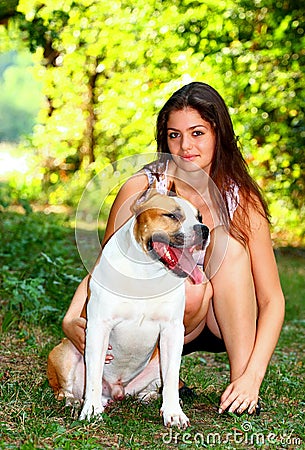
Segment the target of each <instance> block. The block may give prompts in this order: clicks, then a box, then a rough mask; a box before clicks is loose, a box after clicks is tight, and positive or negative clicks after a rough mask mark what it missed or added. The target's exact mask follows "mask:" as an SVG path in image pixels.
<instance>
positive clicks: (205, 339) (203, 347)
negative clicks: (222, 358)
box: [182, 326, 226, 356]
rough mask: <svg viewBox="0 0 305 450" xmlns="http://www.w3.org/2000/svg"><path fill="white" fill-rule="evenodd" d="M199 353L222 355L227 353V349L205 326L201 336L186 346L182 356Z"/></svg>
mask: <svg viewBox="0 0 305 450" xmlns="http://www.w3.org/2000/svg"><path fill="white" fill-rule="evenodd" d="M198 351H201V352H210V353H222V352H225V351H226V347H225V343H224V341H223V340H222V339H219V338H218V337H217V336H215V334H213V333H212V332H211V331H210V329H209V328H208V327H207V326H205V327H204V329H203V330H202V331H201V333H200V334H199V336H197V337H196V338H195V339H194V340H193V341H191V342H189V343H188V344H184V346H183V352H182V356H183V355H188V354H190V353H193V352H198Z"/></svg>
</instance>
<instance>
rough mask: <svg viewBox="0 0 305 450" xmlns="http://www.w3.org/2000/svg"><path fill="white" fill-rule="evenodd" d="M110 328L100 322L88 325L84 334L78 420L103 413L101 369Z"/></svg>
mask: <svg viewBox="0 0 305 450" xmlns="http://www.w3.org/2000/svg"><path fill="white" fill-rule="evenodd" d="M109 335H110V328H109V326H107V324H106V323H105V322H104V321H102V322H99V323H90V326H88V328H87V332H86V350H85V363H86V390H85V401H84V405H83V409H82V412H81V414H80V420H84V419H88V420H90V418H91V417H97V416H100V415H101V414H102V413H103V412H104V407H103V404H102V389H103V386H102V378H103V367H104V363H105V358H106V352H107V349H108V342H109Z"/></svg>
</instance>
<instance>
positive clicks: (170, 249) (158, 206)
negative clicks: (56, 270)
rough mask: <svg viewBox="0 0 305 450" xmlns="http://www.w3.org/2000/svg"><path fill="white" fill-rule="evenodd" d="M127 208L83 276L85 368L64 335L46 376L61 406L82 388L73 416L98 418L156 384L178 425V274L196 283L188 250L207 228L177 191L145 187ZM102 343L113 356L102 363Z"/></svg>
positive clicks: (197, 245) (181, 421) (171, 421)
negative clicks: (114, 403)
mask: <svg viewBox="0 0 305 450" xmlns="http://www.w3.org/2000/svg"><path fill="white" fill-rule="evenodd" d="M134 213H135V214H134V216H133V217H132V218H131V219H130V220H128V221H127V222H126V223H125V225H123V226H122V227H121V228H120V229H119V230H118V231H117V232H116V233H115V234H114V235H113V236H112V237H111V238H110V240H109V241H108V242H107V244H106V245H105V247H104V249H103V251H102V254H101V257H100V259H99V261H98V263H97V265H96V266H95V268H94V270H93V273H92V276H91V279H90V283H89V301H88V304H87V320H88V322H87V330H86V350H85V366H86V371H85V369H84V367H85V366H84V362H83V357H82V355H81V354H80V353H79V352H78V350H77V349H76V348H75V347H74V346H73V344H72V343H71V342H70V341H69V340H67V339H64V340H63V342H62V343H61V344H59V345H58V346H57V347H55V348H54V349H53V350H52V352H51V353H50V355H49V359H48V377H49V382H50V385H51V386H52V387H53V389H54V391H55V393H56V394H57V396H58V398H63V397H66V399H67V403H68V404H69V403H70V404H71V403H72V402H74V401H75V400H79V401H81V400H82V399H83V394H84V386H86V387H85V397H84V403H83V408H82V411H81V415H80V418H81V419H90V418H91V417H93V416H99V415H100V414H101V413H103V411H104V407H105V406H106V405H107V403H108V401H109V400H120V399H122V398H123V397H124V396H126V395H137V396H138V397H139V398H141V399H144V400H147V399H149V398H150V397H151V396H156V394H157V393H158V392H159V390H160V387H161V386H162V396H163V402H162V406H161V414H162V415H163V420H164V424H165V426H172V425H176V426H178V427H182V428H185V427H187V426H188V424H189V419H188V418H187V416H186V415H185V414H184V413H183V411H182V409H181V406H180V404H179V391H178V385H179V369H180V361H181V353H182V347H183V339H184V327H183V314H184V306H185V286H184V282H183V278H185V277H190V279H192V281H193V282H194V283H201V282H202V281H203V273H202V272H201V271H200V270H199V269H198V266H197V265H196V262H195V260H194V258H193V252H194V251H195V250H199V249H200V250H202V249H205V247H206V246H207V245H208V242H209V230H208V228H207V227H206V226H205V225H203V224H201V223H200V222H199V221H198V217H197V216H198V214H197V211H196V209H195V208H194V207H193V206H192V205H190V204H189V203H188V202H187V201H185V200H183V199H181V198H179V197H170V196H166V195H161V194H158V193H149V194H148V196H147V197H146V198H145V199H144V200H142V201H138V202H137V203H136V204H135V206H134ZM109 344H110V345H111V347H112V353H113V355H114V359H113V360H112V361H111V363H110V364H107V365H105V364H104V363H105V358H106V353H107V349H108V346H109ZM85 380H86V382H85Z"/></svg>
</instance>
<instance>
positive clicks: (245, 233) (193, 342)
mask: <svg viewBox="0 0 305 450" xmlns="http://www.w3.org/2000/svg"><path fill="white" fill-rule="evenodd" d="M157 146H158V152H159V158H158V160H157V161H156V162H155V163H152V164H150V165H148V166H146V167H145V168H144V169H143V170H142V171H141V172H139V173H138V174H136V175H135V176H133V177H131V178H130V179H129V180H128V181H127V182H126V183H125V184H124V185H123V187H122V188H121V190H120V191H119V193H118V195H117V198H116V200H115V202H114V204H113V206H112V209H111V212H110V216H109V220H108V224H107V228H106V232H105V237H104V243H106V242H107V240H108V239H109V238H110V237H111V235H112V234H113V233H114V232H115V231H116V230H117V229H118V228H119V227H120V226H122V224H123V223H124V222H125V221H126V220H127V219H128V218H129V217H130V215H131V212H130V206H131V205H132V203H133V202H134V201H135V199H136V198H137V197H138V196H139V194H141V193H143V192H144V191H145V190H146V189H148V188H149V187H150V185H151V184H152V183H154V182H155V183H156V184H157V186H158V184H159V185H162V187H163V188H164V187H165V188H166V189H167V190H172V191H175V193H176V194H177V195H180V196H182V197H184V198H186V199H187V200H189V201H190V202H191V203H192V204H193V205H194V206H195V207H196V208H197V209H198V211H200V214H201V216H202V218H203V222H204V223H205V224H206V225H208V227H209V228H210V231H211V243H210V245H209V247H208V250H207V253H206V255H204V268H205V273H206V275H207V282H206V283H204V284H201V285H193V284H191V282H189V281H188V280H187V281H186V282H185V289H186V309H185V315H184V325H185V345H184V354H187V353H190V352H192V351H195V350H206V351H216V352H218V351H227V353H228V357H229V362H230V384H229V386H228V387H227V388H226V389H225V391H224V393H223V394H222V396H221V399H220V406H219V412H220V413H222V412H223V411H226V410H227V411H229V412H237V413H242V412H244V411H248V412H249V414H252V413H253V412H254V411H255V409H256V408H257V404H258V397H259V389H260V386H261V383H262V381H263V378H264V375H265V372H266V369H267V366H268V363H269V360H270V358H271V356H272V354H273V351H274V348H275V346H276V344H277V341H278V338H279V334H280V330H281V327H282V323H283V319H284V297H283V293H282V290H281V286H280V281H279V277H278V271H277V267H276V262H275V258H274V253H273V249H272V242H271V238H270V232H269V221H268V211H267V207H266V204H265V202H264V200H263V198H262V196H261V193H260V190H259V188H258V186H257V185H256V183H255V182H254V181H253V180H252V178H251V177H250V175H249V173H248V170H247V166H246V163H245V161H244V159H243V157H242V154H241V152H240V150H239V148H238V145H237V142H236V137H235V135H234V130H233V126H232V122H231V119H230V116H229V113H228V110H227V107H226V105H225V103H224V101H223V99H222V98H221V96H220V95H219V94H218V93H217V92H216V91H215V90H214V89H213V88H212V87H210V86H209V85H207V84H204V83H200V82H194V83H190V84H188V85H186V86H184V87H182V88H181V89H179V90H178V91H177V92H175V93H174V94H173V95H172V97H171V98H170V99H169V100H168V101H167V102H166V104H165V105H164V107H163V108H162V109H161V111H160V113H159V115H158V119H157ZM87 282H88V277H86V278H85V279H84V280H83V281H82V283H81V284H80V286H79V287H78V289H77V291H76V293H75V296H74V297H73V300H72V302H71V305H70V308H69V310H68V312H67V314H66V316H65V318H64V320H63V330H64V332H65V334H66V335H67V337H68V338H69V339H70V340H71V341H72V342H73V343H74V344H75V346H76V347H77V348H78V349H79V350H80V351H84V345H85V332H84V331H85V326H86V321H85V319H83V318H81V317H80V315H81V311H82V309H83V306H84V303H85V300H86V297H87ZM112 357H113V356H112V355H110V356H109V357H108V362H110V361H111V358H112ZM114 357H115V355H114Z"/></svg>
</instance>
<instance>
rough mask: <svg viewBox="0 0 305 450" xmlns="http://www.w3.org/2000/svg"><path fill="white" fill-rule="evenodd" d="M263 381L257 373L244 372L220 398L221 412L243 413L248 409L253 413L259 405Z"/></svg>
mask: <svg viewBox="0 0 305 450" xmlns="http://www.w3.org/2000/svg"><path fill="white" fill-rule="evenodd" d="M260 385H261V381H259V380H258V379H257V377H256V376H255V375H252V374H247V372H244V373H243V375H241V376H240V377H239V378H237V379H236V380H234V381H233V382H232V383H231V384H229V386H228V387H227V389H226V390H225V391H224V393H223V394H222V396H221V399H220V406H219V413H220V414H221V413H223V412H224V411H226V410H227V411H228V412H231V413H234V412H236V413H237V414H242V413H243V412H245V411H248V413H249V414H253V413H254V412H255V410H256V408H257V405H258V395H259V388H260Z"/></svg>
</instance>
